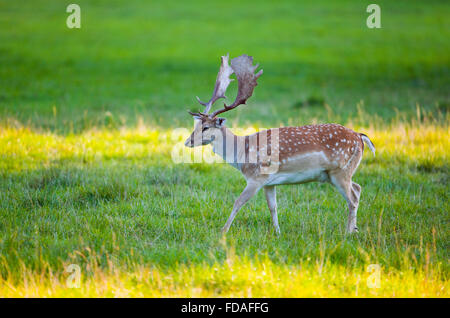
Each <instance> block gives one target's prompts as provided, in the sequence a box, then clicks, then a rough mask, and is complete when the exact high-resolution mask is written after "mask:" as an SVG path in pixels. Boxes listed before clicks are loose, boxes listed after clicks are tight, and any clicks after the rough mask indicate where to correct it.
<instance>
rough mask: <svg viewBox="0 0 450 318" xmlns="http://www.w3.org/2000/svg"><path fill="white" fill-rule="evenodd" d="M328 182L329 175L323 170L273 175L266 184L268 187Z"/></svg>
mask: <svg viewBox="0 0 450 318" xmlns="http://www.w3.org/2000/svg"><path fill="white" fill-rule="evenodd" d="M327 180H328V174H327V173H326V171H325V170H323V169H313V170H306V171H298V172H289V173H288V172H281V173H277V174H274V175H271V176H270V177H269V179H268V180H267V182H266V185H280V184H297V183H306V182H311V181H321V182H325V181H327Z"/></svg>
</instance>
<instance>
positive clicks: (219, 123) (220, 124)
mask: <svg viewBox="0 0 450 318" xmlns="http://www.w3.org/2000/svg"><path fill="white" fill-rule="evenodd" d="M226 121H227V120H226V119H225V118H216V121H215V123H214V126H216V127H217V128H222V127H223V126H224V125H225V122H226Z"/></svg>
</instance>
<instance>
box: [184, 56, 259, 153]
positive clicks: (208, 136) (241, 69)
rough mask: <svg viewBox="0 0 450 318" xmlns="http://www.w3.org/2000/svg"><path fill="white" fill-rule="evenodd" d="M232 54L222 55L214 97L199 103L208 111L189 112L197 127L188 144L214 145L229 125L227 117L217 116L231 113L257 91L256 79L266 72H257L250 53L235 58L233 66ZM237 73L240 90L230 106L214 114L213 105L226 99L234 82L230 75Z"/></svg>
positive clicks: (194, 145)
mask: <svg viewBox="0 0 450 318" xmlns="http://www.w3.org/2000/svg"><path fill="white" fill-rule="evenodd" d="M228 59H229V55H228V54H227V55H226V56H222V64H221V66H220V70H219V73H218V74H217V78H216V84H215V86H214V91H213V94H212V97H211V99H210V100H209V101H208V102H207V103H204V102H202V101H201V100H200V99H199V98H198V97H197V100H198V102H199V103H200V104H201V105H203V106H205V110H204V112H197V113H193V112H189V114H191V115H192V116H193V117H194V120H195V127H194V131H193V132H192V134H191V136H190V137H189V138H188V139H187V140H186V142H185V145H186V146H187V147H196V146H200V145H207V144H210V143H211V142H212V141H213V140H214V139H215V138H216V136H218V134H221V130H222V129H224V128H225V121H226V120H225V118H219V117H217V115H219V114H221V113H224V112H227V111H229V110H231V109H233V108H236V107H238V106H239V105H242V104H245V103H246V101H247V99H248V98H250V97H251V96H252V94H253V90H254V88H255V86H256V85H257V82H256V80H257V79H258V77H260V76H261V74H262V73H263V71H262V70H260V71H259V72H258V73H257V74H255V70H256V68H257V67H258V64H257V65H253V58H252V57H251V56H248V55H245V54H243V55H241V56H238V57H236V58H234V59H232V60H231V66H230V65H229V64H228ZM233 73H235V74H236V77H237V80H238V93H237V96H236V99H235V101H234V102H233V104H231V105H229V106H227V105H226V104H224V107H223V108H222V109H219V110H217V111H215V112H213V113H210V110H211V107H212V105H213V104H214V103H215V102H216V101H217V100H218V99H220V98H226V96H225V92H226V90H227V88H228V85H229V84H230V82H231V81H232V79H230V75H231V74H233Z"/></svg>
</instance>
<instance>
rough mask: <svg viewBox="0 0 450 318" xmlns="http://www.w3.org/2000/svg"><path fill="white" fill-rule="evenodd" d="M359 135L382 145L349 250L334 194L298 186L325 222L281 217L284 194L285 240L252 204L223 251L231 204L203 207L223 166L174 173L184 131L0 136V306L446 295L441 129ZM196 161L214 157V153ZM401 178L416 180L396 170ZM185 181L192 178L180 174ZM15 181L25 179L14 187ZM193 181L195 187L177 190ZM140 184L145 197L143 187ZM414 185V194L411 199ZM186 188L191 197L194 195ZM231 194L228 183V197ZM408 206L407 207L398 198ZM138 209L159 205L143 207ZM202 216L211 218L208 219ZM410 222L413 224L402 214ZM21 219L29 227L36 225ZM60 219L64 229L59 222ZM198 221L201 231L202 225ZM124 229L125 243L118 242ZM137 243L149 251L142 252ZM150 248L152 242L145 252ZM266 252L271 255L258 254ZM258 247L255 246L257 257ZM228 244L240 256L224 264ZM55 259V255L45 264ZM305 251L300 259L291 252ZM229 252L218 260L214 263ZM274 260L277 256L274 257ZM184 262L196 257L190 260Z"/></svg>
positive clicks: (367, 167)
mask: <svg viewBox="0 0 450 318" xmlns="http://www.w3.org/2000/svg"><path fill="white" fill-rule="evenodd" d="M349 125H350V126H351V124H349ZM354 129H355V130H357V131H361V132H364V133H367V134H368V135H369V136H370V138H371V139H372V140H373V142H374V143H375V146H376V148H377V156H376V157H373V156H372V154H371V153H370V152H369V151H366V154H365V158H364V160H363V162H362V164H361V168H360V170H361V171H362V175H363V180H362V182H361V181H360V183H361V184H362V185H363V189H372V190H364V191H368V193H367V192H365V193H366V194H365V197H364V198H363V201H362V205H361V207H360V215H361V217H360V219H361V218H362V219H363V220H365V221H360V222H364V223H365V225H364V226H360V229H361V230H362V233H360V234H358V239H357V240H350V241H348V238H346V237H345V236H344V235H343V234H342V233H343V230H342V229H341V228H339V229H337V230H336V229H335V228H334V226H335V225H331V228H330V223H331V224H341V223H342V224H344V219H343V217H342V216H339V215H336V214H335V213H334V212H332V213H331V214H330V212H331V211H334V210H337V211H339V210H341V209H343V204H341V203H340V202H339V200H340V199H339V196H338V194H333V195H334V196H335V197H336V198H338V199H337V201H334V200H333V199H331V201H330V202H328V201H321V200H320V199H319V200H318V201H311V200H314V199H313V198H314V197H316V196H317V194H315V193H316V192H315V190H313V189H316V188H315V187H317V186H313V185H311V186H306V187H305V188H300V187H299V188H300V190H299V191H302V193H303V195H304V196H305V195H306V197H305V198H304V200H302V201H300V202H302V203H300V204H301V207H300V209H301V210H303V209H306V210H307V211H309V205H310V204H312V205H313V206H314V208H313V209H314V210H323V211H320V212H316V213H318V215H320V220H318V219H317V217H314V216H312V215H309V213H308V214H300V215H297V214H292V212H291V210H290V209H295V208H296V206H298V205H299V202H298V201H292V200H295V199H293V198H295V197H297V196H298V193H297V190H295V192H292V190H290V189H294V188H289V190H288V188H280V192H279V196H280V198H279V205H280V207H281V208H280V209H281V214H280V222H281V224H282V230H284V233H283V234H282V237H280V238H277V237H276V236H274V235H273V234H270V233H267V230H268V229H270V224H269V222H270V221H268V219H267V218H266V217H261V216H260V215H256V214H258V210H261V209H266V207H265V203H264V202H263V200H261V199H258V200H257V203H250V206H249V207H247V208H245V209H244V211H247V212H242V214H241V215H245V214H247V213H249V211H252V212H251V214H250V215H251V218H253V217H254V218H255V220H256V219H258V220H259V221H258V223H256V224H253V225H251V230H250V231H249V230H248V229H247V227H248V225H245V223H244V225H243V224H242V219H239V217H238V218H237V220H236V222H235V224H234V225H233V228H232V230H231V232H230V234H229V236H228V238H227V240H226V241H222V240H220V236H219V235H218V230H219V228H220V227H219V224H217V225H216V223H221V222H222V220H219V221H217V220H216V215H215V214H213V213H215V212H214V211H215V210H216V209H217V210H219V211H220V210H223V209H224V210H225V212H220V215H221V218H222V219H223V218H225V217H226V215H227V210H228V209H230V208H231V204H232V199H233V195H227V197H229V198H227V200H225V201H223V202H222V203H221V204H223V205H220V206H217V204H218V202H217V201H215V202H214V203H213V204H212V205H211V203H212V202H209V199H208V198H209V197H210V196H212V197H214V196H216V195H218V196H220V192H221V191H223V189H222V190H221V188H220V186H219V184H220V182H219V180H217V174H218V173H219V172H220V171H221V169H223V168H224V167H219V166H213V167H214V169H212V168H211V167H209V166H210V165H207V164H201V165H183V166H181V170H173V169H174V168H175V167H177V166H178V165H177V164H174V163H173V162H172V151H173V147H174V146H175V145H177V144H178V145H179V143H180V142H182V141H183V140H184V138H185V137H186V136H187V134H188V133H189V132H190V131H189V129H187V128H185V129H182V130H179V131H176V132H174V130H170V129H161V128H156V127H153V128H152V127H148V126H145V125H140V126H138V127H137V128H123V129H117V130H106V129H104V130H90V131H86V132H83V133H80V134H69V135H58V134H55V133H51V132H45V131H44V132H42V131H35V130H31V129H28V128H12V127H3V128H0V158H1V161H0V167H1V171H2V174H3V178H4V179H3V184H2V187H3V189H4V190H7V192H6V193H5V192H3V194H2V197H3V200H2V203H1V204H2V205H1V206H2V209H3V212H2V213H3V216H2V219H3V222H2V224H3V226H4V227H3V230H4V231H6V232H5V233H4V234H3V238H2V239H0V247H1V251H2V261H1V266H0V268H1V270H2V277H3V278H2V280H1V281H0V296H4V297H13V296H14V297H17V296H18V297H23V296H26V297H57V296H61V297H71V296H82V297H89V296H100V297H113V296H130V297H133V296H146V297H158V296H168V297H175V296H187V297H190V296H199V297H204V296H210V297H217V296H234V297H249V296H254V297H268V296H270V297H342V296H345V297H367V296H368V297H371V296H379V297H381V296H382V297H430V296H435V297H448V296H449V294H448V260H447V259H446V257H445V255H446V253H445V247H444V246H445V242H446V241H447V240H448V229H447V228H446V225H445V223H446V222H447V221H448V202H445V196H447V195H448V193H446V191H445V188H447V190H448V187H447V186H445V183H446V182H448V181H445V180H446V179H445V178H446V176H448V162H449V158H448V149H450V144H449V141H450V133H449V129H448V125H443V124H440V125H437V124H430V123H417V122H414V123H403V124H399V125H396V126H388V127H385V128H384V129H379V128H378V129H376V128H373V127H372V128H370V127H369V128H364V127H354ZM256 130H258V127H254V126H249V127H247V128H244V129H238V128H236V129H234V131H235V132H236V133H238V134H247V133H252V132H254V131H256ZM204 151H206V152H210V149H209V147H205V149H204ZM129 161H130V162H129ZM115 162H118V163H119V165H118V166H116V164H115ZM134 166H144V167H149V168H151V167H153V166H154V167H155V168H156V170H150V171H151V173H150V174H149V173H148V172H145V173H146V175H148V177H150V178H151V179H150V180H146V179H145V178H147V177H145V176H140V175H139V171H140V170H137V171H136V172H134V170H133V169H135V168H134ZM68 167H74V169H76V170H75V171H76V172H70V171H71V170H67V168H68ZM161 167H166V168H161ZM191 167H192V168H194V170H193V171H191V169H189V168H191ZM92 169H94V170H92ZM98 169H100V170H98ZM121 169H126V170H130V169H131V172H122V170H121ZM146 169H147V168H146ZM158 169H160V171H161V174H159V175H158ZM168 169H170V170H168ZM215 169H219V170H216V171H215ZM225 169H227V168H225ZM405 169H410V171H416V172H414V173H413V174H411V173H410V172H408V173H405V171H407V170H405ZM411 169H412V170H411ZM97 170H98V171H99V172H95V171H97ZM188 170H189V171H191V172H189V173H188V174H186V173H184V174H181V173H182V172H181V171H188ZM33 171H36V172H33ZM92 171H94V174H92V173H93V172H92ZM143 171H148V170H143ZM227 171H228V170H227ZM124 173H125V174H124ZM136 173H137V174H136ZM153 173H156V174H157V175H155V176H153ZM360 173H361V172H360ZM428 173H430V175H429V176H430V177H431V176H432V178H431V179H424V178H429V177H428V176H427V174H428ZM16 174H17V176H18V177H19V178H20V180H21V181H19V182H16V183H14V182H15V181H12V180H16V179H14V178H16V177H15V175H16ZM71 174H73V175H72V176H71ZM357 175H358V173H357ZM377 175H378V177H376V176H377ZM20 176H24V177H20ZM212 176H215V178H216V179H215V181H214V182H211V177H212ZM231 176H232V178H231V179H230V177H229V176H226V175H221V176H219V178H221V180H222V182H223V186H227V184H228V185H229V184H230V183H233V182H235V181H233V180H238V179H236V177H237V174H236V177H234V174H233V173H232V175H231ZM117 178H119V179H117ZM180 178H184V179H183V180H181V179H180ZM189 178H192V180H186V179H189ZM194 178H198V179H194ZM370 178H372V179H373V178H377V179H376V180H371V179H370ZM395 178H398V180H399V182H401V183H404V182H406V181H405V180H403V179H405V178H406V179H407V180H409V181H407V182H408V186H407V187H408V188H411V189H410V190H407V189H403V191H402V192H397V191H396V190H395V188H396V187H397V186H398V185H397V182H396V181H395ZM227 179H228V180H227ZM17 180H19V179H17ZM402 180H403V181H402ZM423 180H427V181H426V182H427V184H428V187H431V185H432V188H430V189H427V188H423V187H422V186H420V185H419V184H418V182H419V183H420V182H424V181H423ZM11 182H13V183H11ZM146 182H151V183H150V185H151V186H150V187H147V186H145V184H146ZM173 182H174V184H173V186H175V188H174V187H173V186H172V185H171V184H172V183H173ZM180 182H182V183H181V184H180ZM218 182H219V183H218ZM429 182H431V183H429ZM433 182H444V187H443V188H442V186H439V187H438V188H436V189H438V192H436V190H433V189H434V188H433V187H436V186H435V185H433V184H434V183H433ZM184 183H186V185H187V187H185V186H184V185H183V184H184ZM197 183H199V184H201V185H205V184H208V188H207V189H206V190H205V192H204V193H203V191H202V190H199V189H196V187H197V185H196V184H197ZM401 183H399V184H401ZM13 184H15V185H14V186H12V187H11V185H13ZM189 184H191V186H188V185H189ZM153 185H154V187H153ZM416 185H417V187H419V189H420V190H419V191H420V192H417V191H416V190H413V189H414V187H416ZM191 188H193V189H196V190H194V192H192V189H191ZM239 188H240V186H239V185H237V186H236V190H235V191H237V192H238V191H239ZM382 188H384V190H380V189H382ZM233 189H234V187H233ZM284 189H286V190H284ZM303 189H306V190H303ZM387 189H389V190H387ZM373 190H376V191H382V194H381V197H380V198H379V199H378V201H380V203H376V201H375V200H377V196H378V194H377V193H374V192H373ZM288 191H290V192H289V193H287V192H288ZM319 191H320V192H319V193H322V194H321V195H320V196H322V195H323V194H325V195H329V194H330V191H331V190H327V189H324V188H323V187H322V188H319ZM387 191H390V193H388V192H387ZM411 191H412V192H411ZM22 192H23V193H22ZM171 193H172V194H173V193H176V195H177V197H173V195H172V194H171ZM331 193H333V192H331ZM409 193H411V194H409ZM419 193H420V194H419ZM408 195H414V198H413V197H408ZM385 196H388V197H385ZM404 196H406V197H405V198H406V200H410V201H411V202H406V201H404V200H405V199H403V198H404ZM416 196H417V197H416ZM116 198H117V199H118V200H116ZM205 200H206V201H205ZM442 200H444V201H442ZM147 201H148V202H149V203H146V202H147ZM187 201H191V202H187ZM178 202H180V203H178ZM371 202H372V203H371ZM147 204H150V205H151V206H160V205H161V207H160V208H159V210H158V209H157V210H155V209H154V208H153V207H152V208H144V209H142V208H141V207H140V206H141V205H142V206H146V205H147ZM179 204H183V205H185V207H184V208H183V209H182V210H181V211H182V212H181V213H182V214H181V215H180V216H178V212H176V211H177V210H180V208H177V206H178V205H179ZM255 204H256V206H255ZM305 204H306V206H305ZM162 206H167V208H168V210H167V211H166V212H163V214H161V213H162V212H160V210H162V211H165V210H166V209H165V208H164V207H162ZM393 207H394V208H393ZM55 208H56V210H55ZM205 209H209V210H210V211H211V212H208V213H207V214H204V213H205V212H203V211H205ZM415 209H420V211H415ZM254 210H256V211H254ZM284 210H286V211H284ZM421 210H423V212H422V211H421ZM283 211H284V212H283ZM411 211H415V214H414V215H416V216H413V215H411V216H410V215H408V214H411ZM155 213H156V214H155ZM368 213H369V214H368ZM416 213H420V214H416ZM422 213H428V214H429V215H430V216H429V218H430V219H429V220H426V218H425V219H417V215H422ZM27 214H30V216H29V217H28V216H27ZM253 214H254V216H253ZM264 215H265V216H266V214H264ZM446 215H447V216H446ZM30 217H31V218H32V219H34V218H35V217H36V219H35V221H31V220H32V219H29V218H30ZM24 218H25V219H24ZM61 218H65V219H67V221H63V222H61V221H60V220H61ZM174 218H175V219H174ZM288 218H289V221H288ZM292 218H293V219H292ZM18 219H22V220H23V221H22V222H24V223H21V222H19V221H18ZM327 219H329V220H328V221H327ZM439 219H440V220H442V221H438V220H439ZM251 220H253V219H249V221H250V222H254V221H251ZM294 220H300V222H301V223H300V224H301V225H300V226H301V228H302V230H301V231H302V232H300V233H296V231H298V229H299V227H298V226H299V225H296V224H297V223H296V222H298V221H294ZM445 220H447V221H445ZM17 222H19V223H17ZM35 222H36V223H35ZM105 222H106V223H105ZM130 222H132V223H130ZM133 222H137V223H136V224H134V223H133ZM211 222H212V223H211ZM266 223H267V224H266ZM7 224H9V225H7ZM140 224H141V225H140ZM144 224H145V225H144ZM205 224H209V225H206V228H205V227H204V225H205ZM251 224H252V223H251ZM305 225H306V226H307V228H306V229H305ZM84 226H88V227H89V228H91V230H92V231H93V232H92V234H90V236H89V237H85V236H84V235H83V234H82V233H83V231H84ZM136 226H138V227H137V228H135V227H136ZM71 227H73V228H71ZM123 227H125V228H126V229H127V230H126V232H128V228H129V230H130V232H129V233H128V234H126V233H124V234H120V232H121V231H123ZM142 227H143V228H146V227H150V228H151V231H150V232H147V231H144V232H142V233H141V231H142ZM111 228H113V230H111ZM215 228H217V229H215ZM136 230H137V231H138V232H136ZM324 230H325V232H323V231H324ZM52 232H54V233H52ZM66 232H67V234H66ZM72 232H74V233H77V234H76V235H77V236H75V238H74V239H72V238H71V237H72V235H73V234H69V233H72ZM109 232H111V234H109ZM116 233H119V234H117V235H120V236H123V237H122V238H121V239H120V240H121V241H120V242H117V241H116V240H117V238H116ZM145 233H148V234H145ZM298 235H300V236H303V237H304V238H303V241H302V243H299V244H300V246H296V245H293V246H296V247H295V248H293V246H290V245H292V244H293V242H296V241H297V239H298V238H297V236H298ZM146 236H147V237H148V238H152V239H151V240H152V241H150V242H149V243H145V239H144V238H145V237H146ZM24 239H25V240H31V242H30V243H32V242H34V241H35V240H36V242H35V243H32V245H34V247H24V246H26V243H19V242H21V241H22V242H23V240H24ZM66 240H68V241H67V242H66V243H63V242H65V241H66ZM185 240H186V242H185ZM241 240H243V241H241ZM248 240H250V241H248ZM328 240H330V241H329V242H328ZM15 241H17V242H15ZM157 241H161V243H157V244H156V245H155V247H153V246H154V244H155V243H154V242H157ZM265 241H267V243H268V244H270V245H273V246H271V247H264V244H267V243H264V242H265ZM39 242H42V243H39ZM224 242H225V243H224ZM315 242H317V244H315ZM141 243H145V244H144V245H141ZM261 243H262V244H263V246H262V247H260V246H258V245H259V244H261ZM21 244H22V245H21ZM23 244H25V245H23ZM41 244H42V245H41ZM61 244H62V245H61ZM111 244H112V245H111ZM197 244H200V245H199V247H198V249H197V247H196V245H197ZM223 244H225V245H223ZM249 244H250V245H249ZM286 244H288V245H286ZM295 244H297V243H295ZM311 244H312V245H311ZM119 245H120V247H119ZM233 245H236V251H237V252H236V253H237V254H238V255H237V256H234V255H233V253H231V255H230V246H233ZM252 245H253V247H249V246H252ZM52 246H53V247H52ZM86 246H89V247H87V248H86ZM289 246H290V247H289ZM55 248H56V250H55V251H56V254H55V255H59V256H58V257H57V258H56V257H55V256H52V255H53V253H55V251H52V250H53V249H55ZM180 248H181V249H185V251H184V252H181V251H180V250H179V249H180ZM442 248H444V249H442ZM302 249H304V252H303V253H306V255H305V254H303V255H301V254H298V253H299V252H300V253H301V250H302ZM139 251H140V252H139ZM268 251H269V253H274V252H275V253H276V254H275V255H271V256H270V257H269V256H264V257H259V256H258V257H253V256H254V253H256V254H260V255H261V254H262V255H264V254H266V253H267V252H268ZM270 251H272V252H270ZM148 253H150V254H148ZM161 253H162V254H161ZM183 253H188V254H185V256H182V255H183ZM205 253H207V254H208V253H210V254H211V255H213V256H212V258H211V255H209V256H207V255H205ZM224 253H225V254H226V255H227V256H226V258H223V257H221V256H220V255H223V254H224ZM100 254H101V256H99V255H100ZM139 254H142V255H146V254H148V255H147V256H145V257H144V258H145V259H146V260H145V261H143V262H141V261H139V260H140V259H141V256H142V255H141V256H140V255H139ZM277 254H280V256H282V258H281V259H278V258H279V256H277ZM22 255H28V256H27V257H30V256H31V259H27V258H24V257H25V256H22ZM163 255H164V256H163ZM188 255H190V256H188ZM200 255H203V256H200ZM186 257H188V258H187V259H186ZM192 257H195V258H198V259H197V260H196V261H193V260H192ZM71 263H74V264H80V266H81V273H82V279H81V284H80V288H68V286H67V284H66V280H67V278H68V276H69V274H68V273H66V272H64V269H65V268H67V265H68V264H71ZM143 264H145V265H143ZM370 264H380V266H381V269H382V271H381V276H380V278H381V280H380V288H369V287H368V285H367V279H368V277H369V275H371V273H370V272H368V271H367V266H368V265H370Z"/></svg>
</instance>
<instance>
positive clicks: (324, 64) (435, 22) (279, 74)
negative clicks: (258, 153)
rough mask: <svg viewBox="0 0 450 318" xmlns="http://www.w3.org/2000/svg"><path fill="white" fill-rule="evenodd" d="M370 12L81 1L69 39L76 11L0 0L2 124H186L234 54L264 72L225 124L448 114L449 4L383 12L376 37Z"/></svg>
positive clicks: (386, 7)
mask: <svg viewBox="0 0 450 318" xmlns="http://www.w3.org/2000/svg"><path fill="white" fill-rule="evenodd" d="M371 2H372V1H282V2H279V1H226V2H224V1H222V2H215V1H135V0H129V1H111V0H108V1H85V0H78V1H77V2H76V3H77V4H79V5H80V7H81V29H69V28H67V26H66V19H67V16H68V15H69V13H66V7H67V5H68V4H69V3H70V2H65V1H49V0H47V1H40V0H39V1H38V0H34V1H4V0H1V1H0V120H1V121H2V122H3V124H5V122H9V123H10V124H11V123H14V122H15V121H14V120H17V121H19V122H21V123H24V124H27V125H30V126H33V127H35V128H43V129H52V130H55V131H57V132H60V133H66V132H70V131H74V132H77V131H82V130H85V129H89V128H92V127H101V126H108V127H118V126H123V125H125V126H134V125H135V124H136V122H137V121H138V120H139V118H141V119H142V120H143V121H144V122H145V123H146V124H150V125H156V126H161V127H177V126H180V125H181V126H186V125H189V126H190V125H191V123H192V120H191V118H190V116H189V115H188V114H187V113H186V110H187V109H192V110H200V109H201V108H200V107H201V106H200V105H199V104H198V103H197V102H196V101H195V95H198V96H200V98H202V99H203V100H206V99H208V98H209V96H210V94H211V92H212V89H213V86H214V80H215V77H216V74H217V71H218V67H219V62H220V59H219V57H220V56H221V55H224V54H226V53H227V52H229V53H230V55H231V56H232V57H235V56H237V55H240V54H243V53H246V54H248V55H252V56H254V58H255V62H257V63H260V65H261V67H262V68H263V69H264V75H263V76H262V77H261V79H260V81H259V83H260V84H259V86H258V87H257V89H256V90H255V94H254V96H253V98H252V99H251V100H250V101H249V105H248V106H246V107H241V108H240V109H238V110H235V111H233V112H230V113H229V114H227V117H228V118H230V119H231V120H232V121H231V122H232V123H233V124H234V125H242V124H246V123H256V124H261V125H263V126H266V127H267V126H276V125H280V124H283V125H287V124H292V125H297V124H306V123H310V122H311V121H312V120H313V121H319V122H320V121H329V120H330V117H331V119H332V121H335V122H342V123H345V122H347V121H348V120H349V118H354V117H355V116H357V113H358V109H359V110H363V111H364V112H365V113H367V114H368V115H369V116H366V117H365V119H361V120H362V121H363V122H361V124H362V125H368V124H370V123H373V122H376V123H381V124H383V123H389V122H390V121H391V120H392V119H393V118H396V117H398V116H404V117H410V116H415V115H416V107H417V105H419V106H420V107H421V108H422V109H423V110H426V111H429V113H430V114H432V115H433V114H436V116H438V115H437V114H438V113H444V114H445V113H446V112H447V111H448V109H449V104H450V102H449V90H448V87H449V75H450V58H449V56H450V54H449V49H450V42H449V41H448V39H449V38H450V27H449V26H450V22H449V19H448V17H449V13H450V5H449V2H448V1H427V2H426V4H425V3H424V2H423V1H377V3H378V4H379V5H380V7H381V24H382V28H381V29H369V28H367V27H366V19H367V17H368V16H369V13H367V12H366V7H367V5H368V4H369V3H371ZM232 86H233V85H232ZM234 93H235V87H234V86H233V87H230V89H229V92H228V94H227V95H228V96H229V99H231V100H232V99H233V98H234ZM330 112H332V114H331V116H330ZM399 114H400V115H399Z"/></svg>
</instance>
